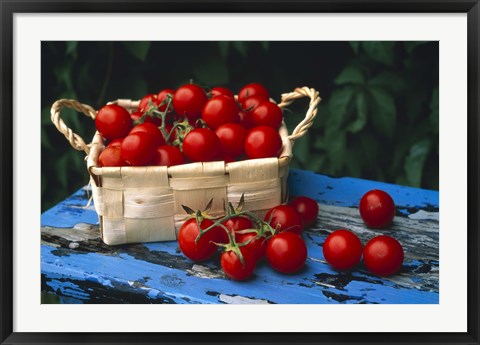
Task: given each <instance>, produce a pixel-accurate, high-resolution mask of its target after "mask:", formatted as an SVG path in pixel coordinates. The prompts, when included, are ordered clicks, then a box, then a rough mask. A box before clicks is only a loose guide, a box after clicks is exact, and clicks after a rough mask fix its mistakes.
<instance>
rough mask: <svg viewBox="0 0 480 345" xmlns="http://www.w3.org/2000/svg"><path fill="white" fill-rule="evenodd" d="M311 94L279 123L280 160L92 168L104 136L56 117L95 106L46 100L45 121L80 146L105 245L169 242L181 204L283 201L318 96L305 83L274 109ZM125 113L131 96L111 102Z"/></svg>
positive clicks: (219, 206) (219, 209)
mask: <svg viewBox="0 0 480 345" xmlns="http://www.w3.org/2000/svg"><path fill="white" fill-rule="evenodd" d="M302 97H308V98H310V104H309V108H308V110H307V112H306V115H305V118H304V119H303V120H302V121H301V122H300V123H299V124H298V125H297V127H296V128H295V129H294V130H293V132H292V133H291V134H290V135H289V134H288V131H287V128H286V127H285V124H282V126H281V127H280V129H279V133H280V135H281V136H282V140H283V148H282V152H281V154H280V157H279V158H263V159H250V160H244V161H239V162H233V163H227V164H226V163H225V162H208V163H191V164H183V165H177V166H172V167H168V168H167V167H162V166H147V167H128V166H126V167H99V166H98V164H97V162H98V156H99V154H100V152H101V151H102V150H103V149H104V147H105V146H104V138H103V137H102V136H101V135H100V134H99V133H98V132H96V133H95V135H94V137H93V140H92V142H91V143H90V144H88V145H87V144H86V143H85V141H84V140H83V139H82V138H81V137H80V136H79V135H77V134H75V133H74V132H73V131H72V130H71V129H70V128H68V127H67V126H66V124H65V123H64V122H63V120H62V119H61V117H60V112H61V110H62V109H63V108H64V107H67V108H73V109H75V110H77V111H78V112H81V113H83V114H85V115H87V116H89V117H91V118H92V119H95V116H96V111H95V110H94V109H93V108H92V107H91V106H89V105H85V104H81V103H79V102H77V101H76V100H68V99H60V100H58V101H56V102H55V103H54V104H53V105H52V109H51V119H52V122H53V123H54V124H55V126H56V127H57V129H58V130H59V131H60V132H61V133H63V134H64V135H65V137H66V138H67V140H68V141H69V142H70V144H71V145H72V147H73V148H75V149H76V150H79V151H82V150H83V151H85V152H86V154H87V157H86V160H87V168H88V172H89V174H90V182H91V185H92V194H93V200H94V205H95V210H96V211H97V213H98V217H99V223H100V232H101V236H102V239H103V241H104V242H105V243H106V244H108V245H118V244H124V243H141V242H157V241H171V240H176V238H177V232H178V229H179V228H180V226H181V224H182V223H183V221H184V219H185V216H186V214H185V211H184V210H183V208H182V205H187V206H189V207H190V208H192V209H194V210H195V209H203V208H204V207H205V205H206V204H207V203H208V201H209V200H210V199H212V198H213V205H212V208H211V213H212V214H213V215H215V214H219V215H220V214H222V213H223V212H224V205H225V203H226V202H227V201H228V202H232V203H233V204H234V205H236V203H238V201H239V200H240V198H241V196H242V194H244V197H245V209H248V210H251V211H254V212H255V213H257V214H258V215H259V216H263V215H264V214H265V213H266V212H267V211H268V209H270V208H272V207H274V206H276V205H279V204H281V203H283V202H285V201H286V200H287V197H288V195H287V175H288V165H289V162H290V160H291V158H292V145H293V143H294V142H295V140H297V139H298V138H300V137H301V136H303V135H304V134H305V133H306V131H307V130H308V128H310V127H311V126H312V123H313V119H314V118H315V116H316V114H317V106H318V104H319V102H320V97H319V95H318V92H317V91H315V90H314V89H311V88H308V87H302V88H297V89H295V91H293V92H290V93H286V94H283V95H282V100H281V103H280V104H278V106H279V107H281V108H282V107H285V106H287V105H289V104H291V103H292V102H293V101H294V100H296V99H299V98H302ZM111 103H116V104H118V105H120V106H123V107H124V108H126V109H127V110H129V111H133V110H135V109H136V108H137V106H138V103H139V102H138V101H131V100H123V99H120V100H117V101H115V102H111Z"/></svg>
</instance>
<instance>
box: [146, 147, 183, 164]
mask: <svg viewBox="0 0 480 345" xmlns="http://www.w3.org/2000/svg"><path fill="white" fill-rule="evenodd" d="M184 163H185V156H184V155H183V153H182V151H180V149H179V148H178V147H176V146H170V145H162V146H159V147H157V149H156V152H155V156H154V158H153V162H152V165H158V166H167V167H171V166H175V165H180V164H184Z"/></svg>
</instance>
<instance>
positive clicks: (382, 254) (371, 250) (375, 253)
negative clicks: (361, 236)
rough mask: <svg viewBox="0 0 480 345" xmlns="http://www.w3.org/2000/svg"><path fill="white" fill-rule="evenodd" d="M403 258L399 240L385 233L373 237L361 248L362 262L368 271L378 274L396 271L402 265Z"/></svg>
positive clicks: (387, 274) (388, 274)
mask: <svg viewBox="0 0 480 345" xmlns="http://www.w3.org/2000/svg"><path fill="white" fill-rule="evenodd" d="M403 258H404V253H403V248H402V245H401V244H400V242H398V241H397V240H396V239H394V238H393V237H390V236H386V235H381V236H377V237H374V238H373V239H371V240H370V241H368V242H367V244H366V246H365V249H364V250H363V263H364V264H365V266H366V267H367V269H368V270H369V271H370V272H372V273H374V274H377V275H379V276H390V275H392V274H395V273H397V272H398V271H399V270H400V268H401V267H402V264H403Z"/></svg>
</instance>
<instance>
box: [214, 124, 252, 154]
mask: <svg viewBox="0 0 480 345" xmlns="http://www.w3.org/2000/svg"><path fill="white" fill-rule="evenodd" d="M215 134H216V135H217V137H218V138H219V139H220V142H221V143H222V152H223V154H224V155H227V156H230V157H237V156H240V155H241V154H243V153H244V151H243V150H244V148H243V147H244V143H245V138H246V136H247V130H246V129H245V128H244V127H243V126H242V125H239V124H238V123H226V124H224V125H221V126H220V127H218V128H217V130H216V131H215Z"/></svg>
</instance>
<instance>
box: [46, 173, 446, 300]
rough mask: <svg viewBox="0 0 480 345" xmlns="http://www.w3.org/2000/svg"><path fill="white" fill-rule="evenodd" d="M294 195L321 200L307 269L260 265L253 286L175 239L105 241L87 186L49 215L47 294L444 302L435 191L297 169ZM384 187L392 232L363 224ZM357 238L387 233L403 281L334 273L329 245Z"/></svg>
mask: <svg viewBox="0 0 480 345" xmlns="http://www.w3.org/2000/svg"><path fill="white" fill-rule="evenodd" d="M289 188H290V194H291V195H306V196H309V197H312V198H314V199H315V200H317V201H318V203H319V207H320V211H319V214H318V222H317V226H316V227H315V228H313V229H310V230H307V231H305V232H304V238H305V241H306V243H307V248H308V259H307V263H306V266H305V268H304V269H303V270H302V271H301V272H299V273H298V274H293V275H283V274H279V273H276V272H275V271H273V270H272V269H271V268H270V267H269V266H268V264H267V263H264V262H263V263H260V264H259V266H258V267H257V269H256V271H255V275H254V277H253V278H252V279H251V280H249V281H247V282H241V283H239V282H234V281H231V280H229V279H228V278H226V277H225V276H224V275H223V273H222V270H221V268H220V267H219V259H218V257H215V258H213V259H212V260H210V261H208V262H206V263H201V264H198V263H194V262H192V261H190V260H188V259H186V258H185V257H184V256H183V255H182V253H181V252H180V250H179V248H178V245H177V242H175V241H173V242H160V243H149V244H133V245H122V246H115V247H110V246H107V245H105V244H103V242H102V241H101V239H100V237H99V236H100V234H99V228H98V219H97V214H96V213H95V210H94V208H93V206H92V205H89V206H86V205H87V204H88V198H89V190H88V188H82V189H81V190H79V191H77V192H76V193H75V194H73V195H72V196H70V197H68V198H67V199H66V200H64V201H63V202H61V203H60V204H58V205H56V206H55V207H53V208H51V209H50V210H48V211H46V212H45V213H43V214H42V224H41V233H42V244H41V246H42V248H41V256H42V257H41V266H42V268H41V271H42V291H43V292H47V293H51V294H55V295H57V296H58V297H59V298H60V302H63V303H260V304H262V303H287V304H302V303H308V304H317V303H393V304H399V303H410V304H412V303H428V304H432V303H438V302H439V292H438V272H439V262H438V211H439V210H438V192H436V191H429V190H421V189H415V188H409V187H403V186H397V185H391V184H385V183H379V182H373V181H367V180H360V179H354V178H331V177H327V176H323V175H318V174H314V173H312V172H307V171H302V170H295V169H292V170H291V171H290V175H289ZM375 188H376V189H383V190H385V191H386V192H388V193H389V194H390V195H391V196H392V197H393V199H394V200H395V203H396V205H397V215H396V217H395V220H394V224H393V226H392V227H391V228H389V229H387V230H382V231H378V230H371V229H368V228H366V227H365V226H364V224H363V223H362V220H361V218H360V215H359V212H358V202H359V200H360V198H361V196H362V195H363V194H364V193H365V192H367V191H368V190H370V189H375ZM339 228H348V229H350V230H352V231H354V232H355V233H356V234H357V235H358V236H359V237H360V239H361V240H362V243H363V244H365V243H366V242H367V241H368V240H369V239H370V238H373V237H374V236H376V235H379V234H381V233H384V234H389V235H391V236H393V237H395V238H397V239H398V240H399V241H400V242H401V243H402V245H403V246H404V250H405V262H404V265H403V268H402V269H401V271H400V273H399V274H396V275H394V276H392V277H388V278H380V277H377V276H375V275H372V274H370V273H369V272H368V271H367V270H366V269H365V268H364V267H363V266H362V264H360V265H359V266H358V267H357V268H355V269H354V270H352V271H350V272H338V271H335V270H333V269H332V268H331V267H330V266H329V265H328V264H327V263H326V262H325V260H324V257H323V254H322V244H323V242H324V240H325V238H326V237H327V236H328V234H329V233H331V232H332V231H333V230H335V229H339Z"/></svg>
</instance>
